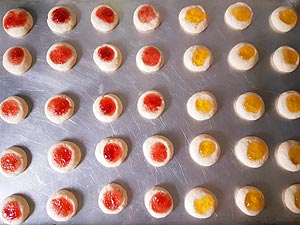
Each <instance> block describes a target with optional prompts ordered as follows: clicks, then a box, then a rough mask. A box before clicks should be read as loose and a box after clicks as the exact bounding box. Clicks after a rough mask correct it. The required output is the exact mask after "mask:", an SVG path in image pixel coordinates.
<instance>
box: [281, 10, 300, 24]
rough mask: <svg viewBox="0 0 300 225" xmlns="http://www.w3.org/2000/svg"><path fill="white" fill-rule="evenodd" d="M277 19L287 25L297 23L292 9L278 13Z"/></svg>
mask: <svg viewBox="0 0 300 225" xmlns="http://www.w3.org/2000/svg"><path fill="white" fill-rule="evenodd" d="M279 19H280V20H281V21H282V22H284V23H285V24H288V25H294V24H295V23H296V21H297V14H296V13H295V11H294V10H292V9H285V10H281V11H280V12H279Z"/></svg>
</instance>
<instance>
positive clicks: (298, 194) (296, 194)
mask: <svg viewBox="0 0 300 225" xmlns="http://www.w3.org/2000/svg"><path fill="white" fill-rule="evenodd" d="M282 202H283V204H284V206H285V207H287V208H288V209H289V210H290V211H291V212H293V213H296V214H300V184H293V185H291V186H289V187H288V188H286V189H285V190H283V192H282Z"/></svg>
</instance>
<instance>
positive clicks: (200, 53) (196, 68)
mask: <svg viewBox="0 0 300 225" xmlns="http://www.w3.org/2000/svg"><path fill="white" fill-rule="evenodd" d="M212 62H213V57H212V54H211V52H210V50H209V49H208V48H206V47H204V46H202V45H194V46H191V47H189V48H188V49H187V50H186V51H185V53H184V55H183V64H184V66H185V67H186V68H187V69H188V70H190V71H192V72H202V71H206V70H207V69H208V68H209V67H210V66H211V64H212Z"/></svg>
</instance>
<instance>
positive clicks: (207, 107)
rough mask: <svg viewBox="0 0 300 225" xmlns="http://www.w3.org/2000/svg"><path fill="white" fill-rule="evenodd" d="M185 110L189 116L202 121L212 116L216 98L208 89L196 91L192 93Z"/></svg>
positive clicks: (215, 110)
mask: <svg viewBox="0 0 300 225" xmlns="http://www.w3.org/2000/svg"><path fill="white" fill-rule="evenodd" d="M186 107H187V111H188V114H189V115H190V117H192V118H193V119H195V120H198V121H203V120H207V119H210V118H212V117H213V116H214V115H215V113H216V112H217V107H218V106H217V100H216V98H215V96H214V95H213V94H212V93H210V92H208V91H201V92H197V93H195V94H194V95H192V96H191V97H190V98H189V100H188V102H187V104H186Z"/></svg>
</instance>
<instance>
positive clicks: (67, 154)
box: [53, 145, 72, 167]
mask: <svg viewBox="0 0 300 225" xmlns="http://www.w3.org/2000/svg"><path fill="white" fill-rule="evenodd" d="M53 159H54V161H55V162H56V164H57V165H58V166H59V167H65V166H67V165H68V164H69V163H70V161H71V159H72V151H71V149H69V148H67V147H65V146H63V145H62V146H58V147H57V148H56V149H55V150H54V151H53Z"/></svg>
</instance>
